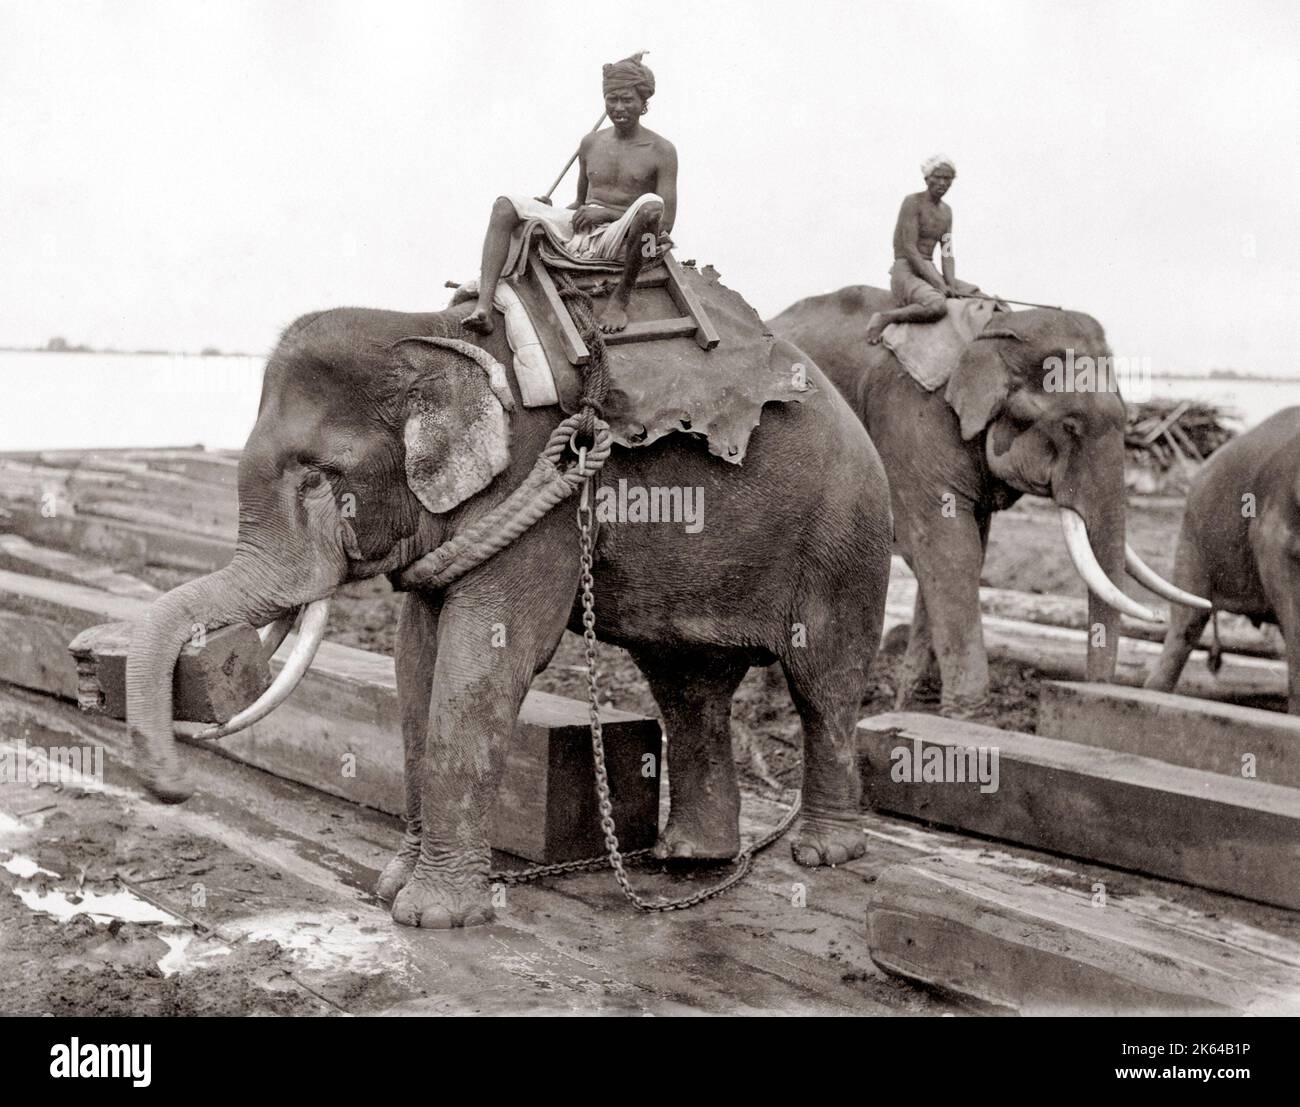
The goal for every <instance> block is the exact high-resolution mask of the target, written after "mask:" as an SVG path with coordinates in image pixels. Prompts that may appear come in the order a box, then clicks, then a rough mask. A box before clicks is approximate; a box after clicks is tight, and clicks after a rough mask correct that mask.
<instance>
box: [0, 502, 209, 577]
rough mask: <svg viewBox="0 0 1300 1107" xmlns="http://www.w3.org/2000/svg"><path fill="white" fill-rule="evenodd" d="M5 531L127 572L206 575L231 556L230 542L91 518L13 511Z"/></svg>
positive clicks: (7, 519) (96, 517)
mask: <svg viewBox="0 0 1300 1107" xmlns="http://www.w3.org/2000/svg"><path fill="white" fill-rule="evenodd" d="M4 527H5V530H7V531H9V532H11V533H13V534H18V535H20V536H22V537H23V538H26V539H28V541H31V542H35V543H36V544H38V545H41V546H50V547H52V548H54V549H60V550H68V551H70V552H72V553H78V554H82V555H84V556H89V557H96V558H99V559H101V560H103V561H106V562H108V563H109V564H111V565H113V566H115V567H116V568H118V569H121V570H123V571H125V572H138V571H139V570H140V569H142V568H144V566H145V565H146V564H149V565H166V566H169V567H171V568H176V569H190V570H193V571H195V572H200V573H208V572H212V571H213V570H214V569H220V568H221V567H222V566H224V565H226V564H228V563H229V562H230V559H231V557H233V556H234V552H235V543H234V540H233V538H232V539H231V540H230V541H223V540H220V539H217V538H211V537H207V536H205V535H201V534H187V533H184V532H182V531H180V530H176V529H173V528H171V527H167V528H158V527H146V526H140V525H138V524H135V523H126V522H122V521H120V520H118V519H109V518H103V517H99V516H90V515H58V514H56V515H55V516H53V517H52V518H46V517H45V516H43V515H42V514H41V513H40V512H39V511H34V510H20V509H15V510H11V511H10V512H9V514H8V516H7V517H6V518H5V522H4Z"/></svg>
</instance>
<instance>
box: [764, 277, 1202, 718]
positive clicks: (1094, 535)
mask: <svg viewBox="0 0 1300 1107" xmlns="http://www.w3.org/2000/svg"><path fill="white" fill-rule="evenodd" d="M891 303H892V299H891V297H890V294H889V293H888V292H886V291H884V290H883V289H876V288H870V287H867V286H852V287H849V288H844V289H841V290H840V291H839V292H834V293H830V294H827V295H824V296H812V297H809V298H808V299H805V300H800V301H799V302H798V303H796V304H793V305H792V306H791V307H789V308H787V309H786V310H785V311H784V312H782V313H781V314H780V315H778V316H777V317H776V318H775V319H773V320H771V321H770V323H769V326H770V327H771V328H772V330H773V331H774V332H775V333H776V334H778V335H780V336H781V337H783V338H786V339H788V340H789V341H790V342H793V343H794V344H795V345H796V346H798V347H800V348H801V349H802V350H804V351H805V352H806V353H807V354H808V355H809V356H810V357H811V358H812V359H813V360H814V361H816V362H817V364H818V365H819V366H820V367H821V369H822V371H823V372H825V373H826V375H827V376H829V377H830V378H831V379H832V380H833V381H834V382H835V384H836V385H837V386H838V388H839V389H840V391H841V392H843V393H844V395H845V397H846V398H847V399H848V401H849V403H850V405H851V406H852V407H853V410H854V411H856V412H857V413H858V416H859V417H860V418H861V419H862V421H863V423H864V424H865V425H866V428H867V430H868V432H869V433H870V435H871V439H872V441H873V442H874V443H875V445H876V449H877V450H879V452H880V457H881V460H882V461H883V462H884V463H885V470H886V472H887V473H888V475H889V485H890V491H891V495H892V502H893V511H894V525H895V531H896V540H897V544H898V547H899V551H900V552H901V553H902V555H903V556H904V558H906V560H907V562H908V564H909V565H911V567H912V569H913V570H914V572H915V573H916V577H917V586H918V587H917V593H916V607H915V612H914V616H913V620H912V629H911V635H910V638H909V640H908V646H907V652H906V655H905V658H904V664H903V667H902V673H901V679H900V684H899V688H898V703H899V706H900V707H901V706H907V705H909V704H911V703H919V702H925V701H927V700H929V699H932V698H933V695H934V693H935V692H936V691H940V690H941V699H940V705H941V710H942V711H943V712H944V713H945V714H950V715H954V716H957V717H970V716H973V715H975V714H978V713H979V712H980V711H981V710H982V709H983V708H984V707H985V705H986V702H987V699H988V690H989V677H988V659H987V656H986V654H985V650H984V639H983V632H982V626H981V618H980V598H979V584H980V571H981V568H982V566H983V562H984V551H985V548H986V546H987V543H988V537H989V524H990V521H991V518H992V515H993V513H994V512H995V511H998V510H1001V509H1002V508H1006V507H1009V506H1010V505H1011V504H1012V503H1014V502H1015V501H1016V500H1017V499H1018V498H1019V497H1020V496H1021V495H1022V494H1024V493H1029V494H1032V495H1038V496H1048V497H1051V499H1052V500H1053V501H1055V503H1056V504H1057V505H1058V506H1059V508H1060V512H1061V523H1062V527H1063V531H1064V539H1065V543H1066V545H1067V547H1068V549H1069V553H1070V557H1071V559H1072V561H1073V563H1074V566H1075V568H1076V569H1077V570H1078V572H1079V574H1080V576H1082V578H1083V579H1084V581H1085V582H1086V584H1087V586H1088V595H1089V624H1090V626H1091V628H1092V633H1090V634H1089V636H1088V659H1087V676H1088V679H1089V680H1102V681H1105V680H1110V679H1112V678H1113V677H1114V673H1115V663H1116V656H1117V654H1116V649H1117V646H1118V630H1119V615H1120V613H1124V614H1127V615H1131V616H1134V617H1136V618H1142V619H1152V620H1153V619H1155V618H1156V616H1155V614H1154V613H1153V612H1152V611H1150V610H1149V609H1148V608H1147V607H1146V606H1145V605H1143V604H1140V603H1137V602H1136V601H1134V600H1133V599H1131V598H1130V597H1128V596H1127V595H1125V594H1124V593H1123V592H1122V591H1121V590H1120V589H1119V587H1118V585H1117V584H1116V583H1115V582H1116V581H1117V580H1119V579H1121V575H1122V574H1123V572H1124V571H1125V569H1126V568H1127V570H1128V572H1129V573H1131V574H1132V575H1133V576H1134V578H1135V579H1137V580H1138V581H1139V582H1140V583H1141V584H1143V585H1145V586H1146V587H1147V588H1149V589H1151V590H1152V591H1154V592H1155V593H1157V594H1158V595H1160V596H1163V597H1164V598H1166V599H1168V600H1170V601H1171V602H1175V603H1182V604H1189V605H1193V606H1198V607H1206V608H1208V606H1209V605H1208V603H1207V602H1206V601H1205V600H1203V599H1201V598H1199V597H1197V596H1194V595H1191V594H1189V593H1187V592H1184V591H1182V590H1181V589H1178V588H1175V587H1174V586H1173V585H1172V584H1169V583H1168V582H1167V581H1164V580H1162V579H1161V578H1160V577H1159V576H1158V575H1157V574H1156V573H1155V572H1153V571H1152V570H1151V569H1150V568H1149V567H1148V566H1147V565H1145V564H1144V563H1143V562H1142V561H1141V559H1140V558H1138V556H1137V554H1136V553H1135V552H1134V551H1133V550H1132V549H1131V548H1130V547H1129V546H1128V545H1127V543H1126V542H1125V539H1124V509H1125V492H1124V427H1125V410H1124V404H1123V402H1122V400H1121V398H1120V396H1119V394H1118V393H1117V392H1116V391H1114V390H1112V389H1108V388H1106V387H1101V388H1090V389H1089V390H1087V391H1074V390H1069V391H1067V390H1060V391H1054V390H1053V384H1054V383H1056V382H1055V381H1054V380H1053V378H1052V376H1051V375H1050V374H1049V370H1048V365H1050V364H1051V363H1049V362H1048V359H1050V358H1054V357H1055V358H1060V359H1061V361H1062V362H1064V361H1066V357H1067V351H1073V353H1074V357H1075V360H1076V363H1077V362H1078V361H1079V359H1081V358H1083V357H1085V356H1088V357H1092V358H1094V359H1099V358H1103V357H1105V358H1109V356H1110V349H1109V347H1108V346H1107V344H1106V337H1105V334H1104V332H1103V331H1102V328H1101V325H1100V324H1099V323H1098V322H1097V321H1096V320H1095V319H1093V318H1092V317H1091V316H1088V315H1084V314H1082V313H1080V312H1074V311H1057V310H1050V309H1034V310H1030V311H1017V312H1011V313H1005V314H996V315H994V317H993V319H992V321H991V322H990V323H989V325H988V327H987V328H986V329H985V330H984V332H983V333H982V334H980V335H979V336H978V337H977V338H976V339H975V340H974V341H972V342H971V343H969V345H968V346H967V347H966V349H965V351H964V352H963V354H962V357H961V359H960V361H959V363H958V364H957V366H956V368H955V369H954V370H953V372H952V375H951V376H950V377H949V379H948V383H947V385H946V387H940V388H937V389H936V390H934V391H932V392H930V391H926V390H925V389H923V388H922V387H921V386H920V385H918V384H917V383H916V382H915V381H914V380H913V379H912V378H911V377H910V376H909V375H908V374H907V372H906V371H905V370H904V369H903V368H902V366H901V365H900V364H899V363H898V361H897V359H896V358H895V357H894V355H893V353H891V352H890V351H889V350H888V349H887V348H886V347H885V346H883V345H869V344H868V343H867V341H866V329H867V320H868V319H869V318H870V317H871V315H872V313H873V312H876V311H881V310H885V309H887V308H888V307H890V306H891ZM1045 363H1046V364H1045ZM1100 364H1108V363H1100ZM1056 380H1057V381H1059V377H1058V378H1056ZM1092 380H1093V381H1094V383H1095V382H1096V381H1097V380H1098V377H1097V376H1096V375H1094V376H1093V378H1092ZM936 668H937V672H936Z"/></svg>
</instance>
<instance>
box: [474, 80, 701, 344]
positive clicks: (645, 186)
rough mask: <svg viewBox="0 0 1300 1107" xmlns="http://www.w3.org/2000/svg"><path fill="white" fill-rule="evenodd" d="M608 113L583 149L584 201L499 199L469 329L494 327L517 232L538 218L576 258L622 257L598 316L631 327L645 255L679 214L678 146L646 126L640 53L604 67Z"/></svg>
mask: <svg viewBox="0 0 1300 1107" xmlns="http://www.w3.org/2000/svg"><path fill="white" fill-rule="evenodd" d="M603 72H604V81H603V87H604V94H605V113H606V114H607V115H608V116H609V119H610V122H611V123H613V124H614V125H613V127H607V128H605V129H604V130H599V131H593V132H591V133H590V134H588V135H587V136H586V137H585V138H584V139H583V140H582V143H581V145H580V146H579V147H578V170H579V173H578V198H577V200H575V201H574V202H573V203H572V204H570V205H569V208H567V209H564V210H559V211H557V210H556V209H555V208H554V207H552V206H551V202H550V200H547V199H529V198H526V197H519V196H500V197H498V198H497V201H496V203H495V204H494V205H493V206H492V219H491V222H490V223H489V224H488V231H487V236H486V237H485V238H484V240H483V263H482V269H481V273H480V277H479V292H478V304H477V306H476V307H475V309H474V311H473V312H472V313H471V314H470V315H468V316H467V317H466V318H465V320H464V326H465V327H466V328H467V329H469V330H471V331H475V332H477V333H478V334H490V333H491V331H492V297H493V295H494V293H495V292H496V286H497V281H498V280H499V279H500V277H501V271H502V269H503V268H504V266H505V264H506V259H507V257H508V256H509V254H510V238H511V235H512V233H513V232H514V231H515V230H516V229H518V228H519V227H520V226H521V225H522V224H523V223H525V222H528V221H531V220H540V221H541V222H542V223H544V224H546V225H547V229H548V231H549V232H550V234H551V238H552V241H554V240H555V239H557V238H558V239H559V240H560V242H561V243H562V244H563V247H564V249H565V250H566V251H567V252H568V253H569V254H571V255H572V256H573V257H575V258H606V259H610V260H614V259H617V258H620V257H621V258H622V259H623V277H622V280H621V281H620V282H619V285H618V288H617V289H616V290H615V292H614V293H613V294H612V295H611V296H610V298H609V302H608V303H607V304H606V305H605V307H604V310H603V311H602V312H601V313H600V319H599V323H600V329H601V330H602V331H606V332H614V331H621V330H623V328H624V327H626V326H627V304H628V299H629V297H630V296H631V294H632V289H633V287H634V286H635V285H636V279H637V275H638V274H639V273H640V272H641V268H642V266H643V264H644V263H645V261H646V259H647V258H655V257H657V256H658V253H659V240H660V237H661V236H663V237H665V238H666V236H667V235H668V232H669V231H671V230H672V229H673V222H674V220H675V219H676V217H677V151H676V150H675V149H674V148H673V144H672V143H671V142H669V141H668V140H667V139H666V138H663V137H662V136H660V135H657V134H655V133H654V131H650V130H647V129H646V128H645V127H642V126H641V116H643V115H644V114H645V113H646V111H648V110H649V109H648V108H647V106H646V103H647V101H648V100H649V99H650V97H651V96H653V95H654V91H655V78H654V74H653V73H651V72H650V70H649V68H648V67H646V66H644V65H642V64H641V62H640V55H635V56H634V57H631V58H625V59H624V60H623V61H620V62H615V63H613V64H612V65H606V66H605V67H604V71H603Z"/></svg>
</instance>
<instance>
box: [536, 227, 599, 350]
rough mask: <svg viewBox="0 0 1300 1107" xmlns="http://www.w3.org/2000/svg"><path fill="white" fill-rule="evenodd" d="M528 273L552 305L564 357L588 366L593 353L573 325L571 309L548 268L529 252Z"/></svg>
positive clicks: (552, 314) (552, 313)
mask: <svg viewBox="0 0 1300 1107" xmlns="http://www.w3.org/2000/svg"><path fill="white" fill-rule="evenodd" d="M528 272H529V274H530V275H531V276H532V278H533V283H534V284H535V285H536V286H537V289H538V291H539V292H541V294H542V296H543V297H544V298H545V300H546V302H547V304H548V305H550V309H551V316H552V318H553V319H554V321H555V325H556V327H557V328H558V329H559V332H560V342H561V343H562V344H563V346H564V356H565V357H567V358H568V359H569V362H570V364H572V365H586V364H587V362H588V361H590V360H591V353H590V351H589V350H588V349H587V344H586V343H585V342H583V340H582V336H581V335H580V334H579V333H578V328H577V327H575V326H574V325H573V319H572V318H570V316H569V309H568V308H566V307H565V306H564V301H563V300H561V299H560V292H559V289H557V288H556V287H555V281H554V280H552V279H551V274H550V272H549V271H548V270H547V268H546V266H545V265H543V264H542V263H541V262H540V261H538V260H537V256H536V255H535V254H534V253H532V252H531V251H530V252H529V255H528Z"/></svg>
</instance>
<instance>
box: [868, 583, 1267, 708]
mask: <svg viewBox="0 0 1300 1107" xmlns="http://www.w3.org/2000/svg"><path fill="white" fill-rule="evenodd" d="M912 610H913V609H912V607H911V606H910V605H907V606H904V605H902V604H892V603H887V604H886V605H885V624H884V629H885V631H886V632H888V631H890V630H892V629H893V628H894V627H896V626H904V625H907V624H909V623H910V622H911V621H912ZM982 629H983V632H984V646H985V648H986V649H987V650H988V654H989V656H990V657H996V658H999V659H1001V660H1004V661H1014V662H1016V663H1017V664H1020V665H1025V666H1027V667H1029V668H1031V669H1035V670H1037V671H1038V672H1039V673H1042V674H1043V675H1044V676H1048V677H1055V678H1057V679H1061V680H1082V679H1084V670H1085V667H1086V662H1087V635H1086V633H1085V632H1084V631H1082V630H1071V629H1069V628H1067V627H1056V626H1043V625H1040V624H1038V623H1027V622H1025V621H1024V620H1022V619H1003V618H999V617H997V616H993V615H985V616H984V618H983V628H982ZM1159 657H1160V646H1159V645H1158V644H1157V643H1155V642H1143V641H1139V640H1137V639H1133V638H1123V637H1121V638H1120V640H1119V657H1118V659H1117V663H1116V669H1115V683H1117V684H1126V685H1131V686H1134V687H1140V686H1141V685H1143V684H1144V683H1145V682H1146V678H1147V675H1148V673H1150V671H1151V667H1152V666H1153V665H1154V664H1155V663H1156V661H1157V659H1158V658H1159ZM1222 660H1223V664H1222V666H1221V668H1220V669H1219V671H1218V672H1217V673H1212V672H1211V671H1210V669H1209V666H1208V665H1207V663H1206V653H1205V651H1204V650H1194V651H1193V652H1192V655H1191V657H1189V658H1188V660H1187V665H1186V666H1185V667H1184V669H1183V675H1182V677H1181V679H1180V680H1179V685H1178V686H1179V688H1180V689H1181V690H1182V692H1183V693H1185V694H1187V695H1193V696H1200V697H1203V698H1205V699H1211V700H1227V701H1230V702H1242V701H1246V702H1262V701H1269V702H1272V701H1284V700H1285V699H1286V696H1287V687H1288V677H1287V669H1286V664H1285V662H1282V661H1273V660H1270V659H1268V658H1263V657H1244V656H1242V655H1240V654H1224V655H1223V659H1222Z"/></svg>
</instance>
